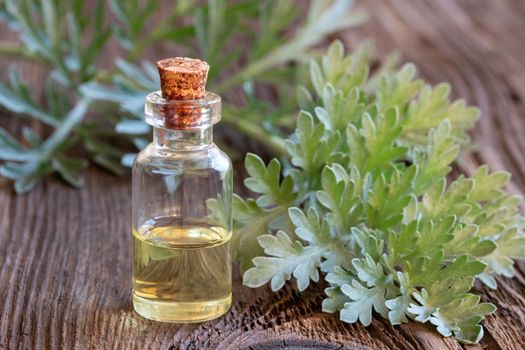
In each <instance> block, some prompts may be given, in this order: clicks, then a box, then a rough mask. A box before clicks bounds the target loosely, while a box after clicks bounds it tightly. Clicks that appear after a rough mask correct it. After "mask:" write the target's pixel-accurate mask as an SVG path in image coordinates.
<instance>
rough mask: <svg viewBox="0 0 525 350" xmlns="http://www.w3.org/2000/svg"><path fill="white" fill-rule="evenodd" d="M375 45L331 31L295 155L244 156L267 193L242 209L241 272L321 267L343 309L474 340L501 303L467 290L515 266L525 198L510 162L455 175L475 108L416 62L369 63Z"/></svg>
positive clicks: (523, 245) (313, 72)
mask: <svg viewBox="0 0 525 350" xmlns="http://www.w3.org/2000/svg"><path fill="white" fill-rule="evenodd" d="M368 57H370V53H369V46H366V45H365V46H363V47H361V48H360V49H358V50H357V51H356V53H354V54H350V55H347V56H345V55H344V49H343V46H342V45H341V43H339V42H335V43H334V44H332V45H331V46H330V48H329V49H328V52H327V54H326V55H324V56H323V57H321V58H320V60H319V61H312V62H311V63H310V80H311V81H310V83H311V88H308V87H300V88H299V93H298V101H299V104H300V106H301V108H303V109H304V111H302V112H301V113H300V115H299V117H298V119H297V129H296V132H295V134H293V135H291V136H290V137H289V139H288V140H287V141H286V146H287V150H288V154H289V155H288V159H285V161H284V163H283V164H285V166H284V167H282V169H281V166H280V163H279V161H277V160H276V159H273V160H271V161H270V162H269V164H268V166H265V165H264V163H263V162H262V161H261V160H260V159H259V158H258V157H256V156H254V155H249V156H248V157H247V159H246V168H247V170H248V173H249V174H250V176H251V178H249V179H247V180H246V185H247V186H248V187H249V188H250V189H252V190H253V191H255V192H257V193H258V197H256V199H248V200H246V201H244V200H242V199H240V197H237V199H236V201H237V204H236V207H235V208H234V216H235V218H236V220H237V225H238V230H236V231H235V234H234V239H235V240H237V241H242V242H243V244H242V245H241V246H237V251H236V254H237V256H238V258H240V259H241V260H242V265H241V268H243V271H244V276H243V280H244V284H245V285H247V286H250V287H258V286H261V285H263V284H265V283H267V282H271V288H272V290H277V289H279V288H281V287H282V286H283V285H284V283H285V281H287V280H290V279H292V278H294V279H296V280H297V284H298V288H299V290H300V291H302V290H304V289H305V288H307V287H308V285H309V284H310V281H313V282H317V281H318V279H319V278H324V279H325V280H326V282H328V283H329V284H330V287H328V288H327V289H326V291H325V292H326V295H327V298H326V299H325V300H324V301H323V305H322V308H323V311H325V312H330V313H334V312H339V316H340V319H341V320H342V321H344V322H349V323H353V322H357V321H359V322H361V323H362V324H364V325H369V324H370V323H371V322H372V315H373V312H375V313H377V314H378V315H380V316H382V317H384V318H387V319H388V320H389V321H390V322H391V323H392V324H394V325H395V324H400V323H403V322H407V321H408V320H409V319H412V320H415V321H418V322H430V323H432V324H434V325H435V326H436V327H437V330H438V332H440V333H441V334H442V335H444V336H449V335H453V336H454V337H456V338H457V339H458V340H460V341H462V342H465V343H476V342H478V341H479V340H480V339H481V337H482V336H483V328H482V326H481V325H480V322H481V321H482V320H483V319H484V318H485V317H486V316H487V315H488V314H490V313H492V312H493V311H494V310H495V307H494V305H492V304H490V303H487V302H480V298H479V296H477V295H475V294H473V293H472V292H471V289H472V286H473V283H474V281H475V280H476V279H477V278H479V279H480V280H481V281H483V282H484V283H486V284H487V285H488V286H489V287H492V288H495V287H496V280H495V279H494V276H495V275H503V276H506V277H512V276H513V275H514V269H513V264H514V259H517V258H522V257H524V252H525V235H524V234H523V227H524V220H523V217H521V216H520V215H519V211H518V206H519V204H520V202H521V199H520V198H518V197H516V196H511V195H509V194H507V193H505V192H504V191H503V186H505V184H506V183H507V181H508V180H509V174H507V173H505V172H496V173H490V172H489V170H488V168H487V167H486V166H482V167H480V168H479V169H478V170H477V171H476V173H475V174H474V175H473V176H472V177H470V178H468V177H465V176H459V177H458V178H457V179H455V180H453V181H448V180H447V176H449V175H450V171H451V165H452V163H453V162H454V161H455V159H456V157H457V155H458V152H459V147H460V145H462V144H464V143H465V142H466V141H467V140H468V139H467V133H466V132H467V129H468V128H469V127H470V126H472V123H473V122H474V120H475V119H476V118H477V116H478V114H479V112H478V110H477V109H476V108H474V107H467V106H466V105H465V103H464V102H463V101H462V100H459V101H454V102H451V101H449V92H450V87H449V86H448V85H447V84H440V85H438V86H436V87H430V86H428V85H426V84H425V83H424V82H423V81H422V80H420V79H416V71H415V67H414V66H413V65H411V64H408V65H405V66H403V67H401V68H400V69H398V70H396V69H394V68H393V67H392V66H391V63H390V62H389V63H388V66H387V67H380V68H379V69H378V72H379V73H374V74H372V75H370V62H369V59H368ZM377 74H379V76H378V75H377ZM279 171H280V172H281V176H279ZM274 213H275V214H274ZM286 213H288V220H287V218H286ZM270 215H271V216H270ZM270 218H271V219H270ZM276 218H277V219H276ZM274 232H276V234H275V235H274V234H273V233H274ZM251 257H253V260H252V264H251V265H250V264H249V263H247V260H248V259H249V258H251Z"/></svg>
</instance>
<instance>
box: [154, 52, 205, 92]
mask: <svg viewBox="0 0 525 350" xmlns="http://www.w3.org/2000/svg"><path fill="white" fill-rule="evenodd" d="M157 67H158V69H159V74H160V87H161V90H162V97H164V98H165V99H167V100H179V101H180V100H199V99H201V98H204V96H205V95H206V79H207V78H208V71H209V70H210V66H209V65H208V63H206V62H204V61H201V60H198V59H194V58H188V57H175V58H166V59H163V60H160V61H158V62H157Z"/></svg>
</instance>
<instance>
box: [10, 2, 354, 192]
mask: <svg viewBox="0 0 525 350" xmlns="http://www.w3.org/2000/svg"><path fill="white" fill-rule="evenodd" d="M352 5H353V0H333V1H327V0H313V1H311V2H304V3H303V5H302V6H303V8H302V9H301V8H300V7H298V6H296V3H295V2H293V1H270V0H264V1H258V0H240V1H228V0H208V1H197V0H178V1H176V2H170V1H167V2H165V3H164V4H163V2H160V1H158V0H147V1H138V0H109V1H107V2H106V1H102V0H97V1H87V0H71V1H70V0H20V1H2V2H0V21H2V22H4V23H5V24H7V25H8V26H9V28H10V29H12V30H13V31H14V32H16V33H18V35H19V42H14V41H13V42H11V41H6V42H5V41H0V55H4V56H10V57H15V58H22V59H27V60H30V61H33V62H36V63H38V64H42V65H44V66H46V67H48V68H49V75H48V76H47V78H46V79H45V82H44V84H45V89H44V91H45V95H46V96H45V102H43V103H42V102H41V101H40V100H39V98H37V97H35V96H33V94H32V91H31V88H30V87H29V86H27V84H26V83H25V82H23V81H22V80H21V78H20V75H19V73H18V72H17V70H16V69H15V68H13V67H12V68H11V69H10V72H9V83H8V84H4V83H0V105H2V106H3V107H5V108H6V109H8V110H10V111H12V112H14V113H15V115H16V116H17V117H18V116H19V117H23V118H26V119H28V120H36V121H38V122H40V123H42V124H45V125H47V126H48V127H50V128H51V129H52V130H53V131H52V132H51V135H50V136H49V137H48V138H45V139H42V137H40V136H38V134H39V133H38V132H36V130H34V129H31V128H29V127H25V128H24V129H23V132H22V135H23V137H24V139H25V140H24V142H19V141H17V140H16V138H15V137H13V136H11V135H10V134H9V133H8V132H7V131H6V130H5V129H2V128H0V161H4V162H5V163H4V164H3V165H1V166H0V175H2V176H5V177H8V178H11V179H13V180H14V181H15V190H16V191H17V192H18V193H24V192H26V191H29V190H30V189H31V188H32V187H33V186H34V185H35V184H36V182H37V180H38V179H39V178H40V177H42V176H43V175H46V174H49V173H52V172H57V173H58V174H60V175H61V177H62V178H63V179H64V180H65V181H67V182H68V183H69V184H71V185H73V186H77V187H79V186H82V184H83V178H82V175H81V174H82V170H83V169H84V168H85V167H86V166H87V165H88V162H94V163H96V164H98V165H99V166H102V167H103V168H106V169H107V170H109V171H111V172H113V173H116V174H120V173H122V171H123V169H122V167H121V163H124V164H127V165H129V164H130V163H131V162H132V160H133V157H134V154H123V153H124V152H123V150H122V149H121V148H119V147H116V146H115V144H113V143H111V142H109V141H110V140H112V139H114V138H115V136H117V135H118V136H121V137H124V138H126V139H129V140H130V141H132V143H133V144H134V145H135V146H136V148H137V149H142V148H143V147H144V146H145V145H146V144H147V142H148V139H147V138H148V137H149V134H150V130H149V126H148V125H147V124H145V123H144V121H143V110H142V109H143V105H144V98H145V96H146V94H147V93H148V92H151V91H154V90H158V89H159V81H158V77H157V72H156V68H155V67H154V66H153V65H152V64H150V63H145V62H142V63H140V59H141V57H143V55H144V54H146V53H148V52H149V53H150V55H151V52H154V48H155V47H157V46H156V45H158V44H166V43H171V44H172V45H175V46H174V51H173V55H174V56H175V55H178V56H194V57H199V58H202V59H205V60H206V61H208V63H209V64H210V66H211V71H210V73H209V87H210V90H212V91H214V92H217V93H220V94H223V95H224V96H226V97H227V96H231V95H234V96H235V97H236V98H237V101H236V103H229V102H230V101H229V100H228V98H226V101H225V104H224V113H223V120H224V121H225V122H226V123H225V124H227V125H229V126H230V127H234V128H236V129H237V130H238V131H240V132H243V133H245V134H247V135H249V136H250V137H251V138H253V139H256V140H259V141H261V142H263V143H264V144H265V145H266V146H267V147H268V148H269V149H270V150H271V151H272V152H273V153H277V154H278V153H282V152H284V147H283V145H282V139H283V133H282V132H281V131H280V130H281V129H283V127H284V128H285V129H286V127H291V126H293V123H294V118H295V117H294V116H293V115H292V114H291V111H292V110H293V109H294V105H293V103H292V101H293V96H290V94H289V91H292V90H293V89H292V86H293V84H294V81H295V76H296V75H297V74H296V72H297V67H298V66H299V65H298V64H295V65H290V64H289V63H291V62H296V63H301V62H302V61H304V60H305V59H308V58H309V57H311V56H312V54H314V51H313V47H314V46H315V45H317V44H318V43H320V42H321V41H322V40H323V39H324V38H326V36H327V35H330V34H333V33H335V32H337V31H340V30H342V29H346V28H349V27H351V26H353V25H356V24H358V23H360V22H361V21H362V20H363V18H364V17H363V14H362V13H360V12H357V11H356V12H352V13H350V8H351V7H352ZM161 6H165V8H161ZM108 12H110V15H111V19H109V18H108V17H109V15H108ZM159 13H162V14H163V15H161V16H159ZM303 15H304V16H303ZM159 17H160V18H159ZM112 43H113V44H115V43H116V44H118V46H119V47H120V51H119V55H120V57H117V58H116V59H115V61H114V65H113V64H103V63H102V62H101V57H102V56H103V53H104V52H105V51H106V50H107V48H108V47H109V45H111V44H112ZM114 46H115V45H113V47H114ZM245 46H246V47H245ZM248 46H249V49H248ZM159 58H160V57H159ZM224 72H226V74H227V75H226V74H221V73H224ZM256 85H263V86H265V87H266V88H268V89H270V90H274V91H275V92H276V95H277V100H278V101H277V102H278V103H270V102H268V101H266V100H265V99H261V98H259V97H258V95H257V94H255V92H254V91H255V86H256ZM101 100H103V101H110V102H113V103H114V104H115V105H116V106H118V107H119V110H116V109H115V108H114V106H112V105H111V104H109V105H108V104H104V103H100V102H99V101H101ZM92 101H96V102H95V103H91V102H92ZM89 110H91V112H92V113H91V114H92V117H91V118H86V115H87V112H88V111H89ZM79 144H80V145H81V146H82V148H83V149H84V150H85V156H83V157H78V156H77V157H72V156H71V155H70V154H71V152H69V150H70V149H71V148H72V147H76V148H78V145H79ZM122 156H123V158H121V157H122Z"/></svg>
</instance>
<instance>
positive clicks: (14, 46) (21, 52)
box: [0, 40, 44, 62]
mask: <svg viewBox="0 0 525 350" xmlns="http://www.w3.org/2000/svg"><path fill="white" fill-rule="evenodd" d="M0 55H3V56H7V57H11V58H23V59H28V60H33V61H38V62H44V61H43V60H42V59H41V58H39V57H38V56H36V55H34V54H32V53H30V52H28V51H27V50H25V49H24V48H23V47H22V45H20V44H19V43H16V42H12V41H4V40H0Z"/></svg>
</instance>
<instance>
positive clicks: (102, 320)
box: [0, 0, 525, 350]
mask: <svg viewBox="0 0 525 350" xmlns="http://www.w3.org/2000/svg"><path fill="white" fill-rule="evenodd" d="M360 6H362V7H365V8H367V9H368V11H369V13H370V15H371V19H370V22H369V23H368V24H366V25H365V26H363V27H362V28H360V29H357V30H353V31H351V32H350V33H345V35H344V38H345V40H346V41H347V42H349V43H356V42H357V41H358V40H361V39H362V38H364V37H365V36H368V37H371V38H372V39H373V40H374V41H375V43H376V46H377V50H378V54H379V56H380V57H382V56H384V55H385V54H386V53H387V52H389V51H390V50H393V49H398V50H400V52H401V53H402V55H403V59H404V60H409V61H413V62H415V63H416V64H417V65H418V66H419V68H420V71H421V74H422V75H423V76H424V77H425V78H427V79H429V80H430V81H431V82H434V83H435V82H440V81H450V82H451V83H452V84H453V87H454V96H456V97H459V96H462V97H465V98H466V99H467V100H468V102H469V103H471V104H475V105H479V106H480V107H481V108H482V110H483V118H482V120H481V121H480V123H479V124H478V125H477V127H476V128H475V130H474V131H473V133H472V135H473V140H474V142H475V144H476V149H475V151H474V153H472V154H470V155H467V154H465V155H464V156H463V158H462V161H461V164H460V166H461V168H462V170H463V171H466V172H471V171H472V170H473V169H474V167H475V166H477V164H479V163H488V164H489V165H490V166H491V168H492V169H494V170H496V169H508V170H510V171H511V172H512V173H513V182H512V185H511V186H510V187H509V190H511V191H512V192H514V193H518V194H522V193H524V192H525V138H524V137H523V135H524V134H525V123H524V122H523V118H524V115H525V104H524V101H525V60H524V59H523V57H524V54H525V34H523V33H525V3H523V2H521V1H514V0H507V1H490V0H484V1H481V0H461V1H452V0H442V1H441V0H440V1H430V0H427V1H421V0H411V1H409V0H401V1H400V0H396V1H382V0H368V1H366V2H362V3H361V4H360ZM31 69H33V68H31ZM37 72H38V71H37V70H35V71H32V73H31V74H29V75H28V76H29V77H30V78H32V79H34V81H35V82H37V81H38V80H39V78H38V74H37ZM0 122H1V123H2V126H3V127H5V126H7V127H9V128H10V129H16V128H17V127H19V124H18V123H17V122H16V121H13V120H12V119H10V118H8V117H5V116H4V117H2V118H1V119H0ZM239 178H240V175H239V176H237V179H238V182H240V181H239V180H240V179H239ZM129 223H130V183H129V179H118V178H115V177H113V176H111V175H108V174H106V173H103V172H101V171H99V170H97V169H91V170H89V171H88V172H87V174H86V186H85V187H84V188H83V189H82V190H74V189H71V188H68V187H66V186H65V185H63V184H62V183H61V182H59V181H57V179H55V178H51V179H47V180H45V181H43V182H42V183H41V184H39V185H38V186H37V188H36V189H35V190H34V191H33V192H31V193H30V194H28V195H26V196H20V197H16V196H15V195H14V194H13V193H12V191H11V188H10V184H9V183H8V182H7V181H5V180H0V264H1V266H0V348H5V349H17V348H23V349H25V348H34V349H45V348H53V349H55V348H67V349H85V348H119V349H120V348H125V349H127V348H130V349H135V348H137V349H146V348H162V349H178V348H180V349H215V348H218V349H237V348H242V349H248V348H251V349H269V348H301V349H319V348H324V349H342V348H344V349H433V350H438V349H462V348H464V347H463V346H461V345H460V344H458V343H457V342H455V341H454V340H453V339H451V338H442V337H441V336H439V335H438V334H437V333H436V332H435V331H434V330H433V329H432V328H431V327H426V326H424V325H420V324H415V323H410V324H405V325H402V326H397V327H392V326H390V325H389V324H388V323H387V322H386V321H384V320H381V319H379V318H376V319H374V321H373V323H372V325H371V326H370V327H368V328H365V327H363V326H361V325H347V324H344V323H341V322H339V321H338V320H337V318H336V317H333V316H332V315H327V314H324V313H321V311H320V302H321V300H322V292H321V291H322V286H318V287H317V288H314V289H312V290H309V291H307V292H305V293H303V294H299V293H298V292H297V290H296V289H295V288H293V287H291V286H287V287H285V288H284V289H283V290H281V291H280V292H278V293H271V292H270V291H269V289H268V288H267V287H264V288H260V289H258V290H252V289H247V288H244V287H241V283H240V278H239V276H238V274H237V275H236V279H235V288H234V300H235V302H234V306H233V307H232V310H231V312H229V313H228V314H227V315H226V316H225V317H223V318H221V319H219V320H217V321H214V322H208V323H204V324H201V325H196V326H175V325H171V324H161V323H155V322H151V321H147V320H145V319H142V318H140V317H139V316H137V315H135V314H134V313H133V311H132V310H131V304H130V287H131V285H130V273H131V271H130V268H131V234H130V232H129ZM498 282H499V283H500V288H499V289H498V290H496V291H492V290H488V289H486V288H482V287H479V291H480V293H481V294H482V296H483V297H484V298H486V299H489V300H491V301H493V302H495V303H496V304H497V306H498V312H497V313H495V314H494V315H492V316H490V317H489V318H488V319H487V320H486V322H484V326H485V327H486V334H485V337H484V339H483V341H482V343H481V344H480V345H478V346H472V347H468V348H469V349H525V332H524V331H525V296H524V295H525V264H524V263H521V264H520V265H519V267H518V274H517V277H516V278H515V279H513V280H505V279H499V280H498Z"/></svg>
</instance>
